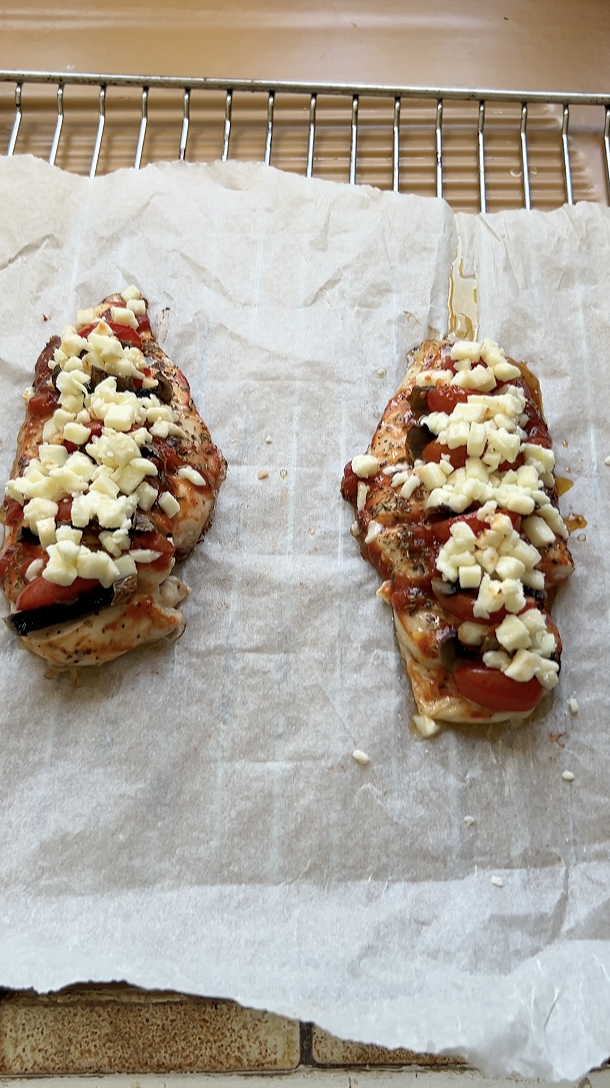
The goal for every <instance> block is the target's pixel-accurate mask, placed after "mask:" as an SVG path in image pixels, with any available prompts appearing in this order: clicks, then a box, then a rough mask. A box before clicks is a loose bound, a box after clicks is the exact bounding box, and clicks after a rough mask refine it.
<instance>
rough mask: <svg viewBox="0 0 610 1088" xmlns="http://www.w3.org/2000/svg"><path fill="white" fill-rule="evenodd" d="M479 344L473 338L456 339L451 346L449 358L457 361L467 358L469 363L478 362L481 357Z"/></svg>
mask: <svg viewBox="0 0 610 1088" xmlns="http://www.w3.org/2000/svg"><path fill="white" fill-rule="evenodd" d="M481 346H482V345H481V344H479V343H477V342H476V341H475V340H458V341H456V343H455V344H454V345H453V347H452V348H451V358H452V359H455V360H456V361H457V362H461V360H462V359H468V360H469V361H470V362H471V363H478V361H479V359H480V358H481Z"/></svg>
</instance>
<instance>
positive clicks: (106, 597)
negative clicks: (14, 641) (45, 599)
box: [8, 586, 114, 635]
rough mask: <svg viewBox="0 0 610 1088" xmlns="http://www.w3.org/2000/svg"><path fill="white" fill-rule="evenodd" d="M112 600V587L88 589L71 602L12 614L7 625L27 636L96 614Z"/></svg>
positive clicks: (62, 602) (19, 633)
mask: <svg viewBox="0 0 610 1088" xmlns="http://www.w3.org/2000/svg"><path fill="white" fill-rule="evenodd" d="M113 600H114V586H110V587H109V588H108V589H104V586H97V587H96V588H95V589H88V590H87V591H86V592H85V593H81V594H80V595H79V596H78V597H75V598H74V600H72V601H61V602H58V603H57V604H48V605H44V606H43V607H42V608H31V609H28V610H27V611H25V612H13V614H12V615H11V616H9V617H8V623H9V624H10V625H11V627H12V628H13V630H15V631H16V632H17V634H18V635H29V634H30V632H31V631H41V630H42V629H43V627H50V626H51V625H53V626H56V625H57V624H61V623H69V621H70V620H76V619H79V617H80V616H86V615H87V613H88V612H97V611H98V610H99V609H100V608H106V607H108V605H111V604H112V603H113Z"/></svg>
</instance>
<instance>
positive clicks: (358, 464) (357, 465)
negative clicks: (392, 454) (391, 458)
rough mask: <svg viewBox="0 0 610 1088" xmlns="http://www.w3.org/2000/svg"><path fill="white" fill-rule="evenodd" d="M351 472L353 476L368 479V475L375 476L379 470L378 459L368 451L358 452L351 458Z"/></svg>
mask: <svg viewBox="0 0 610 1088" xmlns="http://www.w3.org/2000/svg"><path fill="white" fill-rule="evenodd" d="M352 472H353V473H354V475H355V476H360V477H362V478H364V479H368V477H369V476H375V475H376V473H377V472H379V461H378V460H377V458H376V457H373V455H372V454H370V453H362V454H358V455H357V456H356V457H354V458H352Z"/></svg>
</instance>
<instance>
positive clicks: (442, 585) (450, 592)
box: [431, 578, 457, 601]
mask: <svg viewBox="0 0 610 1088" xmlns="http://www.w3.org/2000/svg"><path fill="white" fill-rule="evenodd" d="M431 584H432V592H433V593H434V596H435V597H436V598H437V600H439V601H442V599H443V597H453V596H454V594H456V593H457V586H456V585H454V583H453V582H444V581H443V579H442V578H433V579H432V583H431Z"/></svg>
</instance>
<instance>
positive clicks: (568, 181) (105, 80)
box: [0, 71, 610, 212]
mask: <svg viewBox="0 0 610 1088" xmlns="http://www.w3.org/2000/svg"><path fill="white" fill-rule="evenodd" d="M2 83H13V84H14V115H13V121H12V126H11V129H10V134H9V136H8V142H7V145H6V155H8V156H11V155H14V154H16V153H17V152H18V141H19V135H20V130H21V128H22V122H23V118H24V99H23V91H24V88H26V87H29V86H30V85H33V86H35V85H52V86H55V87H56V88H57V91H56V122H55V130H54V134H53V139H52V144H51V149H50V152H49V154H48V161H49V162H50V163H52V164H54V163H56V161H57V157H58V151H59V148H60V142H61V139H62V133H63V132H64V130H65V125H64V119H65V114H64V110H65V102H64V98H65V89H66V88H67V87H74V86H76V87H81V88H83V87H93V88H97V91H98V111H97V112H98V116H97V130H96V134H95V143H94V147H93V152H92V155H91V160H90V166H89V175H90V176H91V177H93V176H95V175H96V173H97V172H98V169H99V165H100V155H101V151H102V143H103V140H104V132H105V127H106V100H107V91H108V88H111V87H112V88H135V89H138V90H139V91H140V123H139V129H138V132H137V142H136V146H135V148H134V151H133V158H132V164H133V167H134V168H135V169H139V168H140V166H141V165H142V161H143V153H144V147H145V142H146V137H147V131H148V128H149V102H150V92H151V91H153V90H157V89H163V90H175V91H181V92H182V96H183V98H182V101H183V108H182V111H181V112H182V116H181V117H180V120H179V128H178V129H177V133H176V157H177V158H178V159H181V160H184V159H186V157H187V143H188V138H189V132H190V129H191V110H192V102H193V95H194V93H200V92H208V93H210V92H214V93H216V94H218V93H221V94H224V96H225V97H224V125H223V127H222V133H221V139H220V140H219V146H218V149H217V155H216V157H218V158H220V159H221V160H222V161H227V160H228V159H229V158H230V157H231V135H232V127H233V118H234V102H235V95H236V94H250V95H259V96H260V95H264V96H266V102H267V108H266V125H265V128H264V133H263V134H262V138H261V144H260V153H259V155H258V158H259V160H260V161H262V162H264V163H266V164H267V165H269V164H270V163H271V161H272V148H273V140H274V134H275V117H276V105H277V102H278V98H281V97H282V96H285V95H292V96H294V95H297V96H303V98H304V100H305V102H306V105H307V109H308V124H307V151H306V161H305V169H304V173H305V175H306V176H307V177H313V176H315V173H316V138H317V135H318V127H317V126H318V117H319V102H320V98H323V97H326V96H331V97H333V98H335V99H337V98H338V99H341V100H343V101H347V103H348V104H349V107H350V118H351V121H350V134H349V167H348V174H347V177H346V179H345V180H347V181H349V183H350V184H352V185H353V184H355V183H356V182H357V180H358V164H359V159H358V155H359V144H360V115H361V102H362V100H363V99H374V100H377V101H379V100H387V101H388V103H389V104H390V106H391V111H392V112H391V118H390V122H389V125H390V139H391V188H392V189H393V190H394V191H396V192H399V191H401V113H402V114H403V115H404V109H405V108H406V106H407V105H408V104H413V103H426V102H428V103H430V102H431V103H433V104H434V106H435V117H434V156H435V163H434V169H435V192H436V195H437V196H438V197H443V196H444V195H445V174H446V165H445V150H444V143H445V130H444V111H445V109H446V107H447V105H448V104H450V103H456V102H461V103H468V102H476V103H477V104H478V114H477V117H476V123H475V128H474V133H473V135H474V138H475V140H476V155H477V171H478V179H477V180H478V205H479V210H480V211H481V212H485V211H486V210H487V207H488V193H489V182H488V173H489V171H488V155H487V145H486V134H487V130H486V120H487V117H488V113H489V109H490V107H493V106H494V104H500V103H502V104H509V105H510V104H512V105H514V106H515V107H518V108H519V110H520V122H519V132H518V139H519V154H520V175H521V204H522V206H523V207H524V208H526V209H528V210H529V209H530V208H531V206H532V186H531V163H530V144H529V141H528V121H529V117H530V109H531V107H533V106H547V107H559V109H560V111H561V122H560V124H559V125H558V128H557V140H558V146H559V153H560V159H561V165H562V175H563V176H562V184H563V199H564V201H565V203H567V204H573V203H574V199H575V197H574V184H573V167H572V152H571V147H570V143H571V140H570V110H571V108H574V107H582V106H596V107H601V108H602V109H603V124H602V125H601V128H600V131H599V132H598V134H597V136H596V140H597V142H598V145H599V149H600V153H601V157H602V160H603V164H604V173H605V187H606V198H607V200H608V202H609V203H610V95H603V94H594V95H591V94H579V93H574V94H570V93H565V92H561V91H506V90H497V89H491V88H487V89H481V88H477V89H475V88H457V87H409V86H390V85H387V86H386V85H378V84H348V83H327V82H322V83H304V82H291V81H275V82H273V81H264V80H245V79H232V80H231V79H216V78H204V77H201V78H184V77H182V76H136V75H114V74H94V73H73V72H35V71H0V84H2Z"/></svg>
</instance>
